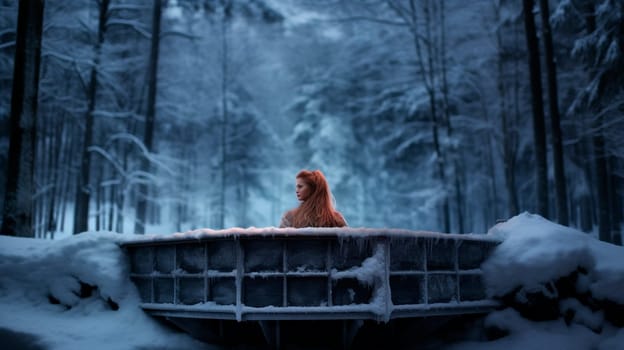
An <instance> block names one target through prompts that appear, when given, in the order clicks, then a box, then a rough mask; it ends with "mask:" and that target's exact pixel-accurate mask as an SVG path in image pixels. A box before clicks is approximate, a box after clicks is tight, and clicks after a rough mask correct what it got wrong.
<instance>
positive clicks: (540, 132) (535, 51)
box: [522, 0, 548, 218]
mask: <svg viewBox="0 0 624 350" xmlns="http://www.w3.org/2000/svg"><path fill="white" fill-rule="evenodd" d="M522 7H523V11H524V28H525V34H526V42H527V49H528V53H529V70H530V78H531V95H532V98H531V102H532V107H533V137H534V147H535V161H536V162H535V171H536V172H535V180H536V183H537V189H536V191H537V193H536V197H537V213H538V214H540V215H542V216H543V217H545V218H548V169H547V165H546V126H545V125H544V124H545V123H544V100H543V97H542V80H541V76H542V73H541V67H540V54H539V47H538V40H537V32H536V29H535V18H534V17H533V7H534V2H533V0H523V1H522Z"/></svg>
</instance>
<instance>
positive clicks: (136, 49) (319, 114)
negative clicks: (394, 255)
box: [0, 0, 624, 244]
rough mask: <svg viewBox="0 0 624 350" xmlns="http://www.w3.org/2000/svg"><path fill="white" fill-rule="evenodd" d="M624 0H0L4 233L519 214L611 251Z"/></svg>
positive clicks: (440, 224) (450, 225)
mask: <svg viewBox="0 0 624 350" xmlns="http://www.w3.org/2000/svg"><path fill="white" fill-rule="evenodd" d="M623 80H624V1H622V0H561V1H554V0H550V1H548V0H523V1H510V0H478V1H463V0H361V1H347V0H343V1H340V0H317V1H311V0H272V1H269V0H153V1H152V0H149V1H148V0H133V1H123V0H99V1H94V0H48V1H43V0H22V1H14V0H0V169H1V170H2V171H0V184H2V185H1V186H0V201H1V202H0V208H3V212H2V214H3V215H2V230H1V232H2V233H3V234H9V235H18V236H27V237H41V238H43V237H45V238H54V237H59V236H61V235H63V234H71V233H79V232H83V231H87V230H111V231H117V232H135V233H144V232H147V233H170V232H174V231H184V230H188V229H194V228H200V227H210V228H215V229H218V228H226V227H232V226H241V227H247V226H257V227H258V226H275V225H277V223H278V222H279V217H280V216H281V214H282V212H283V211H284V210H286V209H288V208H291V207H294V206H296V205H297V203H296V201H295V196H294V175H295V174H296V173H297V171H298V170H300V169H302V168H310V169H316V168H318V169H321V170H322V171H323V172H324V173H325V174H326V176H327V178H328V180H329V182H330V185H331V187H332V190H333V193H334V197H335V199H336V205H337V208H338V209H339V210H340V211H342V212H343V214H344V215H345V217H346V218H347V220H348V221H349V224H350V226H356V227H358V226H368V227H402V228H409V229H417V230H418V229H426V230H435V231H443V232H458V233H467V232H485V231H486V230H487V229H488V228H489V227H491V226H492V225H493V224H494V223H495V222H496V221H497V220H499V219H505V218H508V217H510V216H513V215H515V214H518V213H520V212H523V211H529V212H534V213H538V214H540V215H542V216H544V217H546V218H548V219H550V220H553V221H556V222H559V223H561V224H564V225H569V226H573V227H577V228H579V229H581V230H583V231H585V232H592V233H595V234H596V235H598V236H599V238H600V239H602V240H605V241H609V242H614V243H618V244H621V232H622V227H623V223H624V218H623V217H624V209H623V198H624V84H623V83H624V81H623Z"/></svg>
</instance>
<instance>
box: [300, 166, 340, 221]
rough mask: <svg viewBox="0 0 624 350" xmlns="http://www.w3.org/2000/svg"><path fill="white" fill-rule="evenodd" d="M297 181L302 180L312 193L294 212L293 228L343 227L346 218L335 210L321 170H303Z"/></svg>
mask: <svg viewBox="0 0 624 350" xmlns="http://www.w3.org/2000/svg"><path fill="white" fill-rule="evenodd" d="M296 178H297V179H302V180H303V181H304V182H305V183H306V184H308V186H310V190H311V191H312V193H311V194H310V196H309V197H308V198H307V199H306V200H305V201H304V202H303V203H301V205H299V207H298V208H296V209H294V210H293V220H292V225H293V227H343V226H347V224H346V222H345V220H344V218H343V217H342V215H341V214H340V213H338V212H337V211H336V210H335V209H334V205H333V203H332V196H331V191H330V190H329V185H328V184H327V180H326V179H325V175H323V173H322V172H321V171H320V170H314V171H309V170H301V171H300V172H299V173H298V174H297V176H296Z"/></svg>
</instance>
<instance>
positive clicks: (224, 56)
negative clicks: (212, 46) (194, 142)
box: [217, 1, 231, 229]
mask: <svg viewBox="0 0 624 350" xmlns="http://www.w3.org/2000/svg"><path fill="white" fill-rule="evenodd" d="M223 6H224V9H223V18H222V21H221V71H222V76H221V112H222V120H221V191H220V192H219V213H218V215H219V216H218V221H217V228H220V229H222V228H225V195H226V191H227V165H228V162H229V160H228V152H227V143H228V138H227V136H228V134H227V132H228V105H227V94H228V59H229V57H228V50H229V48H228V41H227V27H228V16H229V12H230V7H231V3H230V2H229V1H226V3H225V4H224V5H223Z"/></svg>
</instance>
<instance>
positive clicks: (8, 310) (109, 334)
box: [0, 233, 208, 350]
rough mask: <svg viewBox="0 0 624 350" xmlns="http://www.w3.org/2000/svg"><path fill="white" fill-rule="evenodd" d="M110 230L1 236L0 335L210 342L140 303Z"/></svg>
mask: <svg viewBox="0 0 624 350" xmlns="http://www.w3.org/2000/svg"><path fill="white" fill-rule="evenodd" d="M124 237H127V236H121V235H119V234H114V233H84V234H81V235H77V236H72V237H70V238H67V239H63V240H60V241H46V240H35V239H29V238H14V237H6V236H0V331H1V332H0V343H2V344H11V345H12V346H13V347H16V348H19V347H21V346H25V344H31V345H32V346H34V347H32V348H45V349H63V350H65V349H90V350H95V349H138V348H158V347H163V348H164V347H166V346H170V345H171V344H178V345H179V347H180V348H187V349H192V348H197V349H202V348H208V347H207V345H205V344H203V343H200V342H197V341H195V340H193V339H191V338H190V337H189V336H187V335H186V334H183V333H178V332H176V331H173V330H171V329H169V328H166V327H164V326H162V325H161V324H159V323H157V322H156V321H155V320H153V319H152V318H150V317H148V316H147V315H145V314H144V313H143V311H142V310H141V309H140V308H139V307H138V305H139V297H138V294H137V292H136V289H135V287H134V285H133V284H132V283H131V281H130V279H129V277H128V263H127V262H126V257H125V255H124V254H123V251H122V250H121V249H120V248H119V246H118V243H119V242H120V241H122V240H124Z"/></svg>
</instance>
